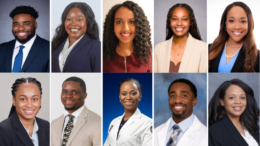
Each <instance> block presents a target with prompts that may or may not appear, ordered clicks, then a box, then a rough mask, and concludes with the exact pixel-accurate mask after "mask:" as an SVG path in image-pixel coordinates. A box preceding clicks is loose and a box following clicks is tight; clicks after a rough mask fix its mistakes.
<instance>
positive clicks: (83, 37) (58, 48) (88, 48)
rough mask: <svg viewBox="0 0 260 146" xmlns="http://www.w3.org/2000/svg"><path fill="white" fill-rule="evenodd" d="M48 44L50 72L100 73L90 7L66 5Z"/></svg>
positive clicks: (97, 39)
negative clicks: (50, 44)
mask: <svg viewBox="0 0 260 146" xmlns="http://www.w3.org/2000/svg"><path fill="white" fill-rule="evenodd" d="M61 21H62V24H60V25H59V26H58V27H57V28H56V34H55V35H54V38H53V40H52V72H100V70H101V68H100V66H101V60H100V49H101V47H100V45H101V44H100V41H99V34H98V25H97V22H96V20H95V14H94V13H93V11H92V9H91V7H90V6H89V5H88V4H86V3H84V2H74V3H71V4H69V5H68V6H67V7H66V8H65V10H64V11H63V13H62V17H61Z"/></svg>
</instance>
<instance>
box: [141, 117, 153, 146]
mask: <svg viewBox="0 0 260 146" xmlns="http://www.w3.org/2000/svg"><path fill="white" fill-rule="evenodd" d="M146 125H147V126H146V127H145V130H144V132H143V134H142V137H141V139H142V146H151V145H152V142H153V141H152V136H153V132H152V130H153V123H152V120H149V121H148V122H147V124H146Z"/></svg>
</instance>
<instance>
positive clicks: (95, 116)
mask: <svg viewBox="0 0 260 146" xmlns="http://www.w3.org/2000/svg"><path fill="white" fill-rule="evenodd" d="M88 116H89V118H90V119H91V120H92V121H100V120H101V117H100V116H99V115H98V114H96V113H95V112H93V111H91V110H89V109H88Z"/></svg>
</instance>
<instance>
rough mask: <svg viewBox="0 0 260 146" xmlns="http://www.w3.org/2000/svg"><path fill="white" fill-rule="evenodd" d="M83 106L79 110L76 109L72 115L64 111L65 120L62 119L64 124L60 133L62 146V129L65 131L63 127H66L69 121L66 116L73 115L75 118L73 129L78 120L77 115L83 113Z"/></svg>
mask: <svg viewBox="0 0 260 146" xmlns="http://www.w3.org/2000/svg"><path fill="white" fill-rule="evenodd" d="M84 106H85V105H83V106H82V107H80V108H79V109H77V110H76V111H74V112H73V113H72V114H70V113H69V112H68V111H65V112H64V117H65V119H64V124H63V128H62V133H61V144H62V140H63V133H64V129H65V127H66V125H67V124H68V121H69V116H68V115H73V116H75V118H74V119H73V125H74V127H75V124H76V122H77V120H78V117H79V115H80V114H81V112H82V111H83V109H84ZM72 130H73V129H72Z"/></svg>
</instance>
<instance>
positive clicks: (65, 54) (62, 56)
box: [59, 35, 84, 72]
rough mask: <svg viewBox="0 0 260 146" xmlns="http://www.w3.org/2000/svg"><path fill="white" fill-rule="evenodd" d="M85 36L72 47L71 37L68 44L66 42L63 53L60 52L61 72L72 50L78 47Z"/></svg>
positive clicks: (67, 41)
mask: <svg viewBox="0 0 260 146" xmlns="http://www.w3.org/2000/svg"><path fill="white" fill-rule="evenodd" d="M83 36H84V35H82V36H81V37H80V38H79V39H78V40H77V41H76V42H74V43H73V44H72V45H71V46H70V47H69V44H70V43H69V37H68V38H67V40H66V42H65V45H64V47H63V49H62V51H61V52H60V55H59V66H60V72H62V70H63V67H64V65H65V62H66V60H67V58H68V56H69V54H70V52H71V50H72V49H73V48H74V46H76V44H77V43H78V42H79V41H80V40H81V38H82V37H83Z"/></svg>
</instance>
